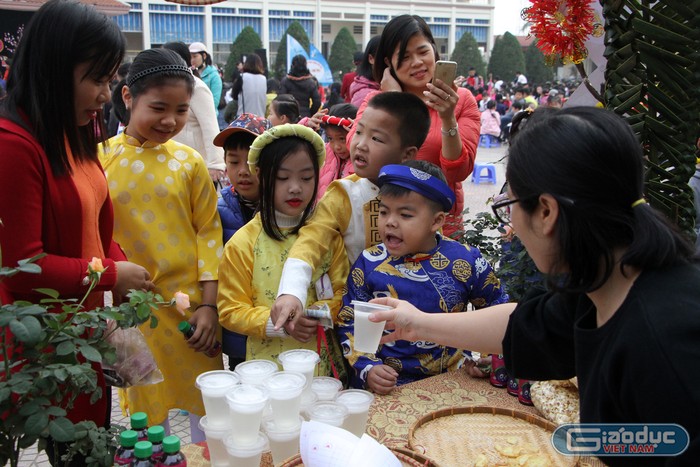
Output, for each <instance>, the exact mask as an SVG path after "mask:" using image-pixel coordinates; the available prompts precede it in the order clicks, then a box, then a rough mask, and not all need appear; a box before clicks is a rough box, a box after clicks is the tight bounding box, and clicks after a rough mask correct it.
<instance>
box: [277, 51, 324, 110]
mask: <svg viewBox="0 0 700 467" xmlns="http://www.w3.org/2000/svg"><path fill="white" fill-rule="evenodd" d="M279 93H280V94H291V95H292V96H294V98H295V99H296V100H297V102H298V103H299V115H300V117H301V118H303V117H310V116H311V115H313V114H315V113H316V111H318V109H319V107H321V96H320V95H319V93H318V87H317V85H316V80H315V79H314V77H313V75H312V74H311V72H310V71H309V69H308V68H307V67H306V57H304V56H303V55H295V56H294V58H292V66H291V67H289V74H288V75H287V76H286V77H284V78H282V81H281V82H280V91H279Z"/></svg>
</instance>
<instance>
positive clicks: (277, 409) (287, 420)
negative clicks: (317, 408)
mask: <svg viewBox="0 0 700 467" xmlns="http://www.w3.org/2000/svg"><path fill="white" fill-rule="evenodd" d="M305 384H306V377H305V376H304V375H302V374H301V373H298V372H296V371H278V372H277V373H275V374H273V375H272V376H269V377H268V378H267V379H266V380H265V382H264V386H265V389H267V392H268V395H269V397H270V407H271V408H272V419H273V420H274V421H275V425H277V426H278V427H279V428H291V427H294V426H296V425H298V424H299V412H300V409H301V393H302V391H303V390H304V385H305Z"/></svg>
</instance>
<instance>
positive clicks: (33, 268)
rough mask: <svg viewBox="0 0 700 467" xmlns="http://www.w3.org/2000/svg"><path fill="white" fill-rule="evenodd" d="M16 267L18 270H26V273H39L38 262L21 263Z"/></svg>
mask: <svg viewBox="0 0 700 467" xmlns="http://www.w3.org/2000/svg"><path fill="white" fill-rule="evenodd" d="M16 269H17V270H18V271H19V272H26V273H28V274H40V273H41V266H39V265H38V264H32V263H27V264H22V265H20V266H17V268H16Z"/></svg>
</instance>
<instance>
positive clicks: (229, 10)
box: [211, 6, 236, 15]
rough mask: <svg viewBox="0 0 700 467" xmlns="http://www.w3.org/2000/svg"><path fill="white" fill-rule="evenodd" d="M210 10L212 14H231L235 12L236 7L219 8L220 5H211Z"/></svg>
mask: <svg viewBox="0 0 700 467" xmlns="http://www.w3.org/2000/svg"><path fill="white" fill-rule="evenodd" d="M211 12H212V13H213V14H220V15H233V14H236V9H235V8H221V7H216V6H215V7H212V9H211Z"/></svg>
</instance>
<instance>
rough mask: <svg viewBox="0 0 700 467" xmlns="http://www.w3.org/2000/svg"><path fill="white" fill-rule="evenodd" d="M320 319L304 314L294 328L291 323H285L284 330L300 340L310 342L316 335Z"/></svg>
mask: <svg viewBox="0 0 700 467" xmlns="http://www.w3.org/2000/svg"><path fill="white" fill-rule="evenodd" d="M317 329H318V321H316V320H315V319H311V318H306V317H304V316H302V317H300V318H299V320H298V321H297V322H296V325H294V327H293V328H292V326H291V323H287V324H285V325H284V330H285V331H286V332H287V334H289V335H290V336H292V337H293V338H295V339H296V340H298V341H299V342H309V341H310V340H311V338H312V337H314V336H315V335H316V330H317Z"/></svg>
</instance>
